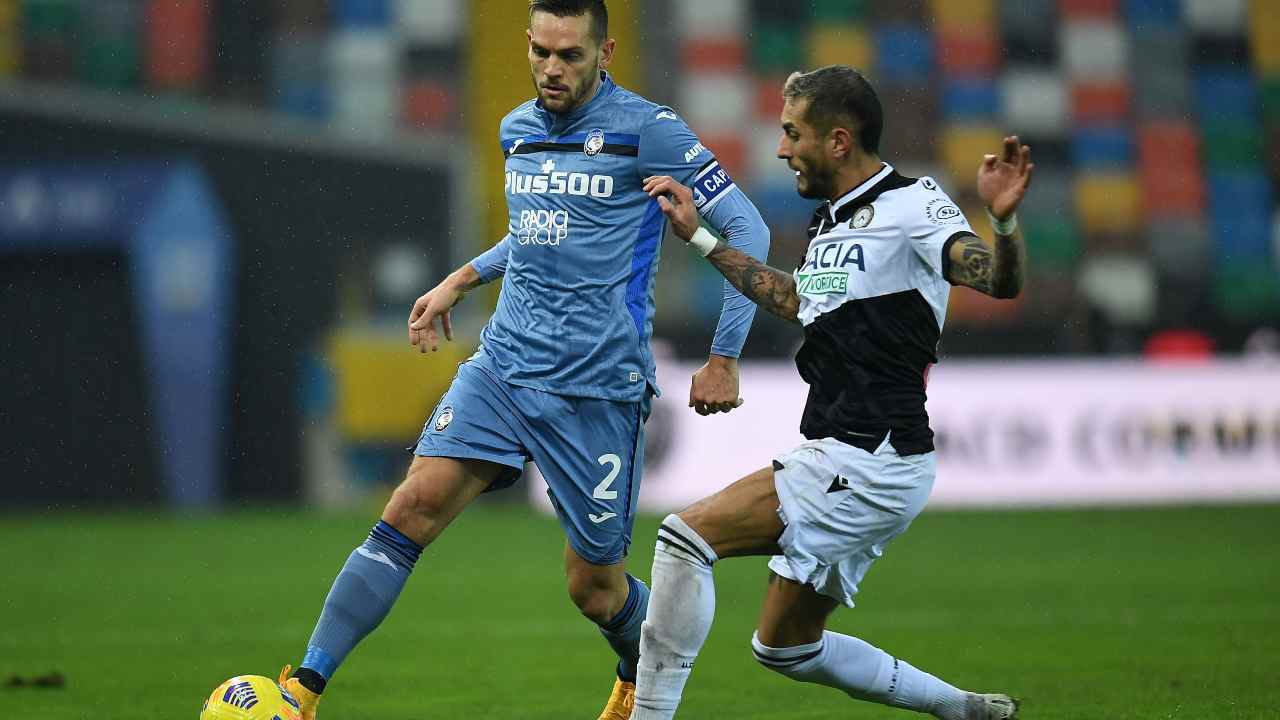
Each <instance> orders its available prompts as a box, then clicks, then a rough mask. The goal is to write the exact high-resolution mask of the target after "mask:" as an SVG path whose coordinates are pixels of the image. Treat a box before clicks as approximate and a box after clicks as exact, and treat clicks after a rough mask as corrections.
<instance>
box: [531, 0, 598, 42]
mask: <svg viewBox="0 0 1280 720" xmlns="http://www.w3.org/2000/svg"><path fill="white" fill-rule="evenodd" d="M535 12H545V13H551V14H552V15H555V16H556V17H578V16H579V15H583V14H585V13H591V37H592V39H594V40H595V41H596V44H597V45H603V44H604V41H605V40H606V39H608V37H609V9H608V8H606V7H605V6H604V0H529V19H530V20H532V19H533V14H534V13H535Z"/></svg>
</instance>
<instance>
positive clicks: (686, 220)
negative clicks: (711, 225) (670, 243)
mask: <svg viewBox="0 0 1280 720" xmlns="http://www.w3.org/2000/svg"><path fill="white" fill-rule="evenodd" d="M644 191H645V192H646V193H648V194H649V197H651V198H657V200H658V208H659V209H661V210H662V214H663V215H666V216H667V219H668V220H670V221H671V229H672V230H674V231H675V233H676V235H677V236H678V237H679V238H680V239H681V240H684V241H685V242H689V238H691V237H693V234H694V233H695V232H697V231H698V209H697V208H696V207H694V205H693V191H692V190H690V189H689V188H687V187H685V186H684V185H681V184H680V183H678V182H676V181H675V178H672V177H670V176H668V175H657V176H654V177H648V178H645V179H644Z"/></svg>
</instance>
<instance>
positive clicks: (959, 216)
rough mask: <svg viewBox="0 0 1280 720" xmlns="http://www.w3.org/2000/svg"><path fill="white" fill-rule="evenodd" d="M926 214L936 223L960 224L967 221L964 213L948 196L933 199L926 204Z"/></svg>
mask: <svg viewBox="0 0 1280 720" xmlns="http://www.w3.org/2000/svg"><path fill="white" fill-rule="evenodd" d="M924 214H925V215H926V216H928V218H929V221H930V222H932V223H933V224H935V225H960V224H962V223H963V222H964V221H965V218H964V213H962V212H960V208H958V207H956V206H955V203H953V202H951V200H950V199H948V198H945V197H943V198H938V199H937V200H932V201H930V202H929V204H928V205H927V206H925V209H924Z"/></svg>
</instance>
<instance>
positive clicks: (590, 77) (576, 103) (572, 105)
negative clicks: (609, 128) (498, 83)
mask: <svg viewBox="0 0 1280 720" xmlns="http://www.w3.org/2000/svg"><path fill="white" fill-rule="evenodd" d="M599 75H600V62H599V61H598V60H597V61H596V62H595V63H594V64H592V66H591V70H590V71H588V72H587V73H585V74H584V75H583V76H582V82H580V83H578V87H571V88H569V97H568V99H566V100H564V106H563V107H561V108H559V109H553V108H551V107H550V106H549V105H548V104H547V98H546V96H544V95H543V93H542V85H541V84H540V83H539V82H538V76H537V75H534V76H533V90H534V92H535V93H537V95H538V99H540V100H541V101H542V105H543V107H545V108H546V109H548V110H550V111H551V112H553V113H556V114H557V115H567V114H569V113H571V112H573V111H574V110H577V109H578V108H580V107H582V106H583V105H584V104H586V102H587V100H588V98H587V93H589V92H591V88H592V87H593V85H594V82H595V79H596V77H598V76H599Z"/></svg>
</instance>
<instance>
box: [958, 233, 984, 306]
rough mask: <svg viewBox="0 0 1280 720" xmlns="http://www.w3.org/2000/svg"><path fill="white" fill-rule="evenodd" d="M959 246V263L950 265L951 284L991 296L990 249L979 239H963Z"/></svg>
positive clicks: (970, 237) (960, 240) (971, 237)
mask: <svg viewBox="0 0 1280 720" xmlns="http://www.w3.org/2000/svg"><path fill="white" fill-rule="evenodd" d="M956 242H958V243H959V244H960V262H955V261H954V259H953V260H952V263H951V277H950V278H949V279H950V280H951V282H954V283H956V284H957V285H968V286H969V287H971V288H973V289H974V290H977V291H978V292H980V293H986V294H987V295H990V294H991V248H989V247H987V244H986V243H984V242H982V239H981V238H976V237H973V236H972V235H970V236H968V237H963V238H960V239H959V240H957V241H956Z"/></svg>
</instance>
